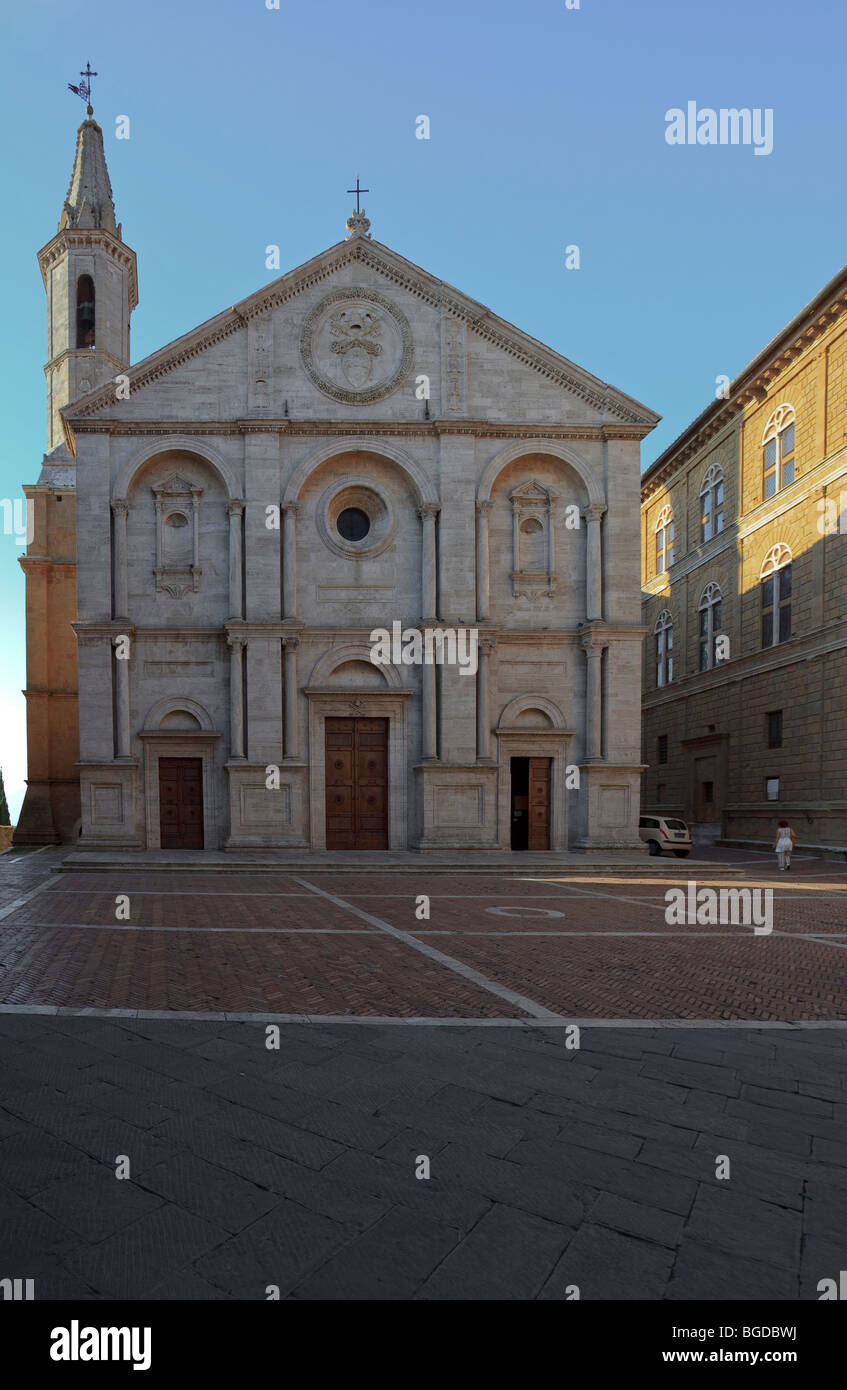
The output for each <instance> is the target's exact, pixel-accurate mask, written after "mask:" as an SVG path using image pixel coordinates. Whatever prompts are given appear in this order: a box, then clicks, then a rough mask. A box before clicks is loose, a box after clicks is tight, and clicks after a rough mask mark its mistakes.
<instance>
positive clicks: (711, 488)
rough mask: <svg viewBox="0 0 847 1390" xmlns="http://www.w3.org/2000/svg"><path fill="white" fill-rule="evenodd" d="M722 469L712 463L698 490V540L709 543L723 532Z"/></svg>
mask: <svg viewBox="0 0 847 1390" xmlns="http://www.w3.org/2000/svg"><path fill="white" fill-rule="evenodd" d="M723 494H724V483H723V469H722V468H721V467H720V466H719V465H718V464H717V463H713V464H712V466H711V468H709V469H708V470H707V472H706V476H705V477H704V479H703V486H702V487H701V488H700V528H701V529H700V539H701V541H710V540H711V539H712V536H717V535H719V534H720V532H721V531H722V530H723Z"/></svg>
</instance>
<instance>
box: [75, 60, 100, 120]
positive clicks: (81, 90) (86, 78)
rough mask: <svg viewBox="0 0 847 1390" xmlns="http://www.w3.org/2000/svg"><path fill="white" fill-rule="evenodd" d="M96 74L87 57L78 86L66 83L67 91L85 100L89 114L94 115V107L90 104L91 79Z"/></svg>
mask: <svg viewBox="0 0 847 1390" xmlns="http://www.w3.org/2000/svg"><path fill="white" fill-rule="evenodd" d="M96 76H97V73H96V72H92V71H91V60H90V59H89V60H88V61H87V62H86V64H85V72H81V73H80V77H81V79H82V81H81V82H80V84H79V86H78V87H75V86H74V85H73V83H72V82H69V83H68V91H70V92H73V93H74V94H75V95H76V96H78V97H80V98H81V100H82V101H84V102H85V104H86V106H87V107H88V114H89V116H93V115H94V108H93V106H92V105H91V79H92V77H96Z"/></svg>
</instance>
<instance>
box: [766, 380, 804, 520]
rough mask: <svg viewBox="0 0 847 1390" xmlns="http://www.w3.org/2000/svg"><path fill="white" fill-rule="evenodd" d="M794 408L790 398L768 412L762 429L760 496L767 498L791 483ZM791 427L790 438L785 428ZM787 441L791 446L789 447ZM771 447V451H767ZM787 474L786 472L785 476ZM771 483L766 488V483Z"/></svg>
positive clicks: (792, 472) (794, 440) (793, 467)
mask: <svg viewBox="0 0 847 1390" xmlns="http://www.w3.org/2000/svg"><path fill="white" fill-rule="evenodd" d="M796 423H797V412H796V411H795V409H794V406H793V405H791V404H790V402H789V401H783V402H782V404H781V405H778V406H777V408H776V410H775V411H774V412H773V414H772V415H771V416H770V419H769V420H768V422H767V424H766V425H765V428H764V430H763V431H762V500H763V501H764V502H767V501H769V500H770V498H771V497H775V496H776V494H777V493H778V492H781V491H782V489H783V488H786V487H790V486H791V484H792V483H793V482H794V479H795V477H796V470H795V460H796V455H795V449H796V445H797V439H796ZM789 430H790V431H791V435H790V441H789V436H788V431H789ZM771 445H773V448H772V449H770V446H771ZM789 445H790V447H789ZM769 449H770V452H769ZM786 475H788V476H786ZM771 482H773V487H772V489H771V490H770V491H768V485H769V484H770V483H771Z"/></svg>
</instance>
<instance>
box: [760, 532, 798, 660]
mask: <svg viewBox="0 0 847 1390" xmlns="http://www.w3.org/2000/svg"><path fill="white" fill-rule="evenodd" d="M760 581H761V583H760V587H761V592H762V646H763V647H775V646H776V645H777V644H778V643H779V642H787V641H788V639H789V637H790V636H791V551H790V549H789V548H788V546H787V545H786V544H785V543H784V542H783V541H780V542H779V543H778V544H777V545H773V546H771V548H770V550H769V551H768V553H767V555H766V556H765V559H764V563H763V565H762V569H761V574H760Z"/></svg>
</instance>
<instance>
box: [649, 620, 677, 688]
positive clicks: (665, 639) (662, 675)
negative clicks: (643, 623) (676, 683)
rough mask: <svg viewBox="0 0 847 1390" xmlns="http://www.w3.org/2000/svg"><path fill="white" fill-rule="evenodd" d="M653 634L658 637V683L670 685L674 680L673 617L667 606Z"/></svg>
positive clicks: (657, 621)
mask: <svg viewBox="0 0 847 1390" xmlns="http://www.w3.org/2000/svg"><path fill="white" fill-rule="evenodd" d="M653 635H654V636H655V638H656V684H657V685H670V683H671V681H672V680H673V618H672V617H671V614H670V613H669V612H668V610H667V608H666V609H665V610H664V612H662V613H660V614H659V616H658V618H657V619H656V625H655V627H654V628H653Z"/></svg>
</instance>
